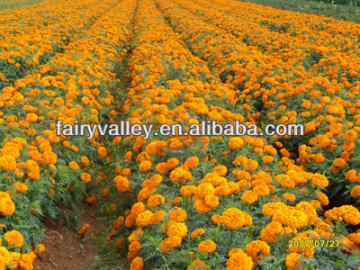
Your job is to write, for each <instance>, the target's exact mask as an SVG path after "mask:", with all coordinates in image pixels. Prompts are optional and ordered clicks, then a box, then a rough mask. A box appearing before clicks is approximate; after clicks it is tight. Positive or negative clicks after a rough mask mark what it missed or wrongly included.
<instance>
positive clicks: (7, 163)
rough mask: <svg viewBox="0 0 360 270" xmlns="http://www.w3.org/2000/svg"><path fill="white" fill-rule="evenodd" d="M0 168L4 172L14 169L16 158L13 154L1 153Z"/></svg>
mask: <svg viewBox="0 0 360 270" xmlns="http://www.w3.org/2000/svg"><path fill="white" fill-rule="evenodd" d="M0 168H1V169H3V170H4V171H5V172H10V171H14V170H15V169H16V160H15V158H14V157H13V156H10V155H3V156H1V157H0Z"/></svg>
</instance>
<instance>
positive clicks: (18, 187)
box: [13, 182, 28, 192]
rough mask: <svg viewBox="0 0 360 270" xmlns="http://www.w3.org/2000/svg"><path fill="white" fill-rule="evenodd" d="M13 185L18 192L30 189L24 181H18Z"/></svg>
mask: <svg viewBox="0 0 360 270" xmlns="http://www.w3.org/2000/svg"><path fill="white" fill-rule="evenodd" d="M13 187H14V188H15V189H16V191H17V192H26V191H27V190H28V186H27V185H26V184H24V183H20V182H16V183H15V184H14V185H13Z"/></svg>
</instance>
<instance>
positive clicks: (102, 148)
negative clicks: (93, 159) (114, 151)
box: [97, 146, 107, 158]
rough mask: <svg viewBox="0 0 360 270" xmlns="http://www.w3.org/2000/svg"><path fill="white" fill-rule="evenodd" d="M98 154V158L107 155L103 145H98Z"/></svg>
mask: <svg viewBox="0 0 360 270" xmlns="http://www.w3.org/2000/svg"><path fill="white" fill-rule="evenodd" d="M97 152H98V156H99V157H100V158H104V157H106V156H107V151H106V148H105V147H102V146H100V147H99V148H98V151H97Z"/></svg>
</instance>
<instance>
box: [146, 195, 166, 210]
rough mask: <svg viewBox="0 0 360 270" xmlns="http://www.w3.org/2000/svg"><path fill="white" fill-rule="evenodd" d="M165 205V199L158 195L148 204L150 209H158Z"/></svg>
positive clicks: (151, 198) (152, 197) (150, 199)
mask: <svg viewBox="0 0 360 270" xmlns="http://www.w3.org/2000/svg"><path fill="white" fill-rule="evenodd" d="M163 203H165V198H164V197H163V196H162V195H160V194H156V195H153V196H151V197H150V198H149V200H148V202H147V205H148V206H149V207H150V208H155V207H158V206H159V205H160V204H163Z"/></svg>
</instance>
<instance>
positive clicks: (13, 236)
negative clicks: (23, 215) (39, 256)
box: [4, 230, 24, 248]
mask: <svg viewBox="0 0 360 270" xmlns="http://www.w3.org/2000/svg"><path fill="white" fill-rule="evenodd" d="M4 240H5V241H6V243H8V245H10V246H11V245H14V247H15V248H21V247H22V246H23V244H24V237H23V236H22V234H21V233H20V232H18V231H16V230H12V231H7V232H6V233H5V234H4Z"/></svg>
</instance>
